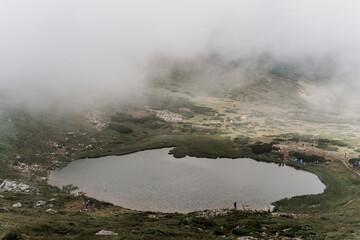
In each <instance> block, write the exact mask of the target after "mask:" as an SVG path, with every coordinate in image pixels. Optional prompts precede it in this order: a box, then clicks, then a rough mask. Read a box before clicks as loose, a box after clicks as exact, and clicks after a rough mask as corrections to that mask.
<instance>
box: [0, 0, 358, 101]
mask: <svg viewBox="0 0 360 240" xmlns="http://www.w3.org/2000/svg"><path fill="white" fill-rule="evenodd" d="M359 6H360V3H359V2H358V1H346V2H344V1H325V0H321V1H315V2H314V1H307V0H306V1H285V0H275V1H266V0H263V1H256V0H252V1H250V0H249V1H235V0H233V1H231V0H228V1H215V0H213V1H200V0H195V1H190V0H186V1H176V2H175V1H166V0H154V1H140V0H135V1H109V0H105V1H91V0H88V1H85V0H76V1H66V0H65V1H64V0H62V1H60V0H54V1H46V0H34V1H17V0H4V1H1V2H0V53H1V54H0V65H1V68H0V92H2V94H5V93H6V94H8V95H11V96H12V98H14V99H17V100H18V101H24V102H27V103H34V104H35V105H36V104H39V105H41V104H45V105H46V104H48V103H49V102H59V103H60V102H61V103H69V104H80V103H81V104H82V103H91V102H93V101H100V100H102V99H104V98H105V97H106V98H116V99H118V100H119V101H121V100H123V99H131V100H133V101H135V100H136V99H137V96H139V95H140V93H141V92H142V91H144V87H145V86H146V82H147V79H148V76H147V73H148V66H149V61H152V59H154V56H157V55H161V56H166V57H168V58H169V59H192V58H196V57H198V56H209V55H213V54H218V55H220V56H222V57H224V58H226V59H229V60H231V59H241V58H244V59H247V58H251V57H252V56H258V55H261V54H264V53H266V54H269V55H271V56H274V58H275V59H276V61H278V62H285V63H286V62H292V63H294V62H296V61H297V59H306V58H308V59H312V60H311V61H314V62H313V64H312V63H311V61H310V64H308V65H307V66H312V68H313V69H310V70H311V71H312V72H315V74H316V73H317V69H319V68H317V67H314V66H317V65H319V64H323V63H324V62H326V61H323V59H327V58H328V59H330V60H329V61H328V63H329V65H326V66H325V67H322V68H321V69H325V70H324V71H325V73H330V74H328V76H326V77H325V78H326V79H327V80H331V83H332V84H338V85H339V87H338V88H337V87H335V88H334V89H338V91H339V92H341V91H342V89H343V90H344V91H349V89H351V92H353V91H354V89H356V90H357V89H359V88H360V87H359V86H358V85H359V84H358V78H359V72H358V71H357V69H358V67H359V63H360V57H359V56H360V54H358V53H360V45H359V44H358V42H359V41H360V33H359V32H358V31H357V28H358V26H357V23H358V22H359V20H360V16H359V14H357V9H358V7H359ZM314 59H315V60H314ZM318 59H322V60H321V61H318ZM305 66H306V65H305ZM160 68H161V66H160ZM303 70H304V72H306V71H307V68H304V69H303ZM159 71H161V69H159ZM349 86H350V87H349ZM341 94H342V92H341ZM354 95H355V94H354Z"/></svg>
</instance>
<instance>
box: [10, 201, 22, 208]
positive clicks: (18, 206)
mask: <svg viewBox="0 0 360 240" xmlns="http://www.w3.org/2000/svg"><path fill="white" fill-rule="evenodd" d="M12 206H13V207H14V208H21V207H22V204H21V203H19V202H18V203H15V204H13V205H12Z"/></svg>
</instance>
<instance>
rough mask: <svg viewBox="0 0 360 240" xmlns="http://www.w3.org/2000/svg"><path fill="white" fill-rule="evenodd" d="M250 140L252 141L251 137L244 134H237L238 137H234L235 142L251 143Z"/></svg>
mask: <svg viewBox="0 0 360 240" xmlns="http://www.w3.org/2000/svg"><path fill="white" fill-rule="evenodd" d="M249 141H250V138H249V137H246V136H244V135H238V136H236V138H234V142H235V143H238V144H241V145H246V144H248V143H249Z"/></svg>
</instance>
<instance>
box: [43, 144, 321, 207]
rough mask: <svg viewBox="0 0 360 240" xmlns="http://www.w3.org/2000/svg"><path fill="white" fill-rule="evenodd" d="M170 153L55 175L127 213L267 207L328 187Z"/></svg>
mask: <svg viewBox="0 0 360 240" xmlns="http://www.w3.org/2000/svg"><path fill="white" fill-rule="evenodd" d="M169 150H170V149H169V148H164V149H156V150H147V151H142V152H137V153H133V154H129V155H123V156H108V157H101V158H96V159H81V160H77V161H74V162H72V163H70V164H69V165H68V166H67V167H65V168H63V169H61V170H59V171H56V172H54V173H52V174H51V175H50V180H49V181H50V183H51V184H53V185H56V186H59V187H62V186H63V185H68V184H73V185H75V186H78V187H79V190H80V191H83V192H85V193H86V194H87V195H88V196H91V197H94V198H96V199H99V200H105V201H108V202H112V203H114V204H117V205H120V206H122V207H125V208H130V209H136V210H151V211H162V212H190V211H195V210H201V209H211V208H221V207H232V205H233V202H235V201H237V202H238V206H240V205H241V204H247V205H250V206H251V207H263V206H264V205H268V204H270V203H271V202H274V201H276V200H280V199H282V198H285V197H293V196H297V195H306V194H319V193H322V192H323V191H324V189H325V185H324V184H323V183H322V182H321V181H320V180H319V178H318V177H317V176H316V175H314V174H312V173H309V172H305V171H300V170H295V169H294V168H291V167H287V166H281V167H279V166H278V165H277V164H274V163H264V162H257V161H255V160H252V159H246V158H242V159H226V158H219V159H207V158H193V157H185V158H180V159H178V158H174V157H173V156H172V155H169V154H168V152H169Z"/></svg>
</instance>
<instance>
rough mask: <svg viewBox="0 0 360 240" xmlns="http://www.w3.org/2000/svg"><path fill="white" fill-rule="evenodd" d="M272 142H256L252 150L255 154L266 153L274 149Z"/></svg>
mask: <svg viewBox="0 0 360 240" xmlns="http://www.w3.org/2000/svg"><path fill="white" fill-rule="evenodd" d="M272 146H273V145H272V144H271V143H263V142H256V143H255V144H254V145H252V146H251V151H252V152H253V153H255V154H264V153H268V152H271V151H272V150H273V147H272Z"/></svg>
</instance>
